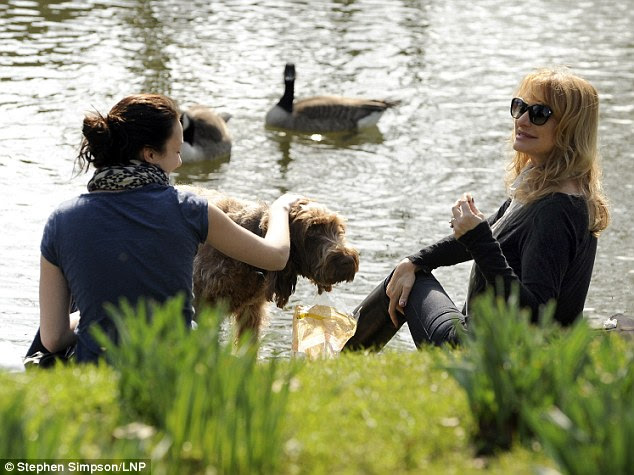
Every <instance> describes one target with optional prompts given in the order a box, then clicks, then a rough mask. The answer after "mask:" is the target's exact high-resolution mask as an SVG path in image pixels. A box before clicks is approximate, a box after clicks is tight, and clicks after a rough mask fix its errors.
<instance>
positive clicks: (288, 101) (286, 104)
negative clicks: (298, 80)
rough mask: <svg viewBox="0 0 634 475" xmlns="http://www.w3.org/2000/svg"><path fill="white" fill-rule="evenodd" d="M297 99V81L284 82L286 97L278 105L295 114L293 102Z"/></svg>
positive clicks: (288, 80)
mask: <svg viewBox="0 0 634 475" xmlns="http://www.w3.org/2000/svg"><path fill="white" fill-rule="evenodd" d="M294 99H295V79H286V80H284V95H283V96H282V98H281V99H280V101H279V102H278V103H277V105H278V106H280V107H281V108H282V109H284V110H285V111H287V112H293V100H294Z"/></svg>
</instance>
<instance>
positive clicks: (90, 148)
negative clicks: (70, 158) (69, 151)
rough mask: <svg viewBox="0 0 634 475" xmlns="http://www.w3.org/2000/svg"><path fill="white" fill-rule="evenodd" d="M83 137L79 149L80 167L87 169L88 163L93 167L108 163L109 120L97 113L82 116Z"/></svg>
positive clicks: (109, 142) (110, 144) (110, 146)
mask: <svg viewBox="0 0 634 475" xmlns="http://www.w3.org/2000/svg"><path fill="white" fill-rule="evenodd" d="M81 132H82V135H83V139H82V142H81V147H80V151H79V159H80V161H82V162H83V163H82V167H81V168H84V167H85V168H86V169H88V166H89V164H91V163H92V165H93V166H94V167H95V168H101V167H103V166H105V165H108V162H109V157H110V154H111V150H112V145H113V143H112V142H113V140H112V133H111V131H110V125H109V121H108V119H107V118H106V117H104V116H102V115H101V114H99V113H93V114H88V115H86V117H84V123H83V126H82V129H81Z"/></svg>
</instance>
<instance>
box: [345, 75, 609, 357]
mask: <svg viewBox="0 0 634 475" xmlns="http://www.w3.org/2000/svg"><path fill="white" fill-rule="evenodd" d="M511 116H512V117H513V119H514V129H513V149H514V150H515V152H514V155H513V159H512V161H511V164H510V167H509V176H508V180H507V184H508V190H509V198H508V199H507V200H506V202H505V203H504V204H503V205H502V206H501V208H500V209H499V210H498V211H497V212H496V213H495V214H493V215H492V216H490V217H489V218H488V219H486V218H485V216H484V215H483V214H482V213H481V212H480V210H479V209H478V208H477V207H476V205H475V202H474V199H473V198H472V197H471V195H469V194H465V195H463V197H462V198H460V199H459V200H458V201H456V203H455V205H454V206H453V208H452V209H451V213H452V216H451V221H450V226H451V227H452V228H453V234H452V235H450V236H448V237H446V238H444V239H442V240H440V241H438V242H437V243H435V244H432V245H430V246H428V247H425V248H423V249H421V250H420V251H419V252H418V253H416V254H413V255H411V256H409V257H407V258H405V259H403V260H402V261H401V262H400V263H399V264H398V265H397V266H396V268H395V269H394V271H393V272H392V273H391V274H390V276H388V277H387V278H386V279H385V281H384V282H382V283H381V284H379V286H378V287H376V288H375V289H374V290H373V291H372V292H371V293H370V295H369V296H368V297H366V299H365V300H364V301H363V302H361V304H360V305H359V306H358V307H357V309H356V310H355V314H356V315H357V316H358V327H357V331H356V334H355V335H354V336H353V337H352V338H351V339H350V340H349V341H348V343H347V344H346V346H345V348H344V349H346V350H360V349H365V348H374V349H380V348H381V347H382V346H383V345H385V344H386V343H387V342H388V341H389V340H390V339H391V338H392V337H393V336H394V334H395V333H396V331H397V330H398V329H399V328H400V327H401V326H402V325H403V323H405V322H407V324H408V327H409V330H410V332H411V334H412V338H413V339H414V343H415V344H416V346H417V347H420V346H421V345H423V344H425V343H432V344H436V345H439V344H442V343H444V342H450V343H457V342H458V339H459V338H458V328H457V327H456V324H458V323H459V324H461V325H462V326H463V327H466V323H467V319H468V316H469V302H470V301H471V300H472V299H473V298H474V297H475V296H477V295H478V294H480V293H482V292H483V291H484V290H485V288H487V287H493V288H495V289H497V290H498V291H503V292H504V296H506V297H508V296H509V294H510V292H511V289H512V288H513V287H514V286H515V285H517V286H518V287H519V297H520V305H521V306H523V307H528V308H530V309H531V311H532V319H533V321H537V319H538V317H539V311H540V309H541V308H542V307H543V306H544V305H545V304H546V303H548V302H549V301H551V300H555V301H556V302H557V306H556V310H555V320H556V321H558V322H560V323H561V324H562V325H568V324H570V323H572V322H573V321H574V320H575V319H577V318H578V317H579V316H580V315H581V313H582V310H583V306H584V302H585V299H586V295H587V292H588V287H589V285H590V277H591V275H592V268H593V265H594V259H595V255H596V249H597V237H598V236H599V233H600V232H601V231H603V230H604V229H605V228H606V226H607V225H608V221H609V213H608V208H607V203H606V199H605V197H604V195H603V192H602V187H601V172H600V167H599V153H598V145H597V136H598V124H599V98H598V94H597V92H596V90H595V89H594V87H593V86H592V85H591V84H589V83H588V82H587V81H585V80H584V79H582V78H580V77H578V76H576V75H574V74H572V73H570V72H568V71H567V70H548V69H543V70H538V71H536V72H534V73H531V74H529V75H527V76H526V77H525V78H524V79H523V80H522V82H521V83H520V85H519V88H518V90H517V93H516V97H515V98H513V99H512V101H511ZM471 259H473V261H474V265H473V269H472V272H471V276H470V279H469V289H468V294H467V301H466V303H465V306H464V307H463V309H462V311H461V310H459V309H458V308H457V307H456V305H455V304H454V302H453V301H452V300H451V299H450V298H449V296H448V295H447V293H446V292H445V290H444V289H443V287H442V286H441V284H440V283H439V282H438V281H437V280H436V278H435V277H434V276H433V274H432V271H433V270H434V269H436V268H438V267H440V266H450V265H454V264H458V263H461V262H465V261H468V260H471Z"/></svg>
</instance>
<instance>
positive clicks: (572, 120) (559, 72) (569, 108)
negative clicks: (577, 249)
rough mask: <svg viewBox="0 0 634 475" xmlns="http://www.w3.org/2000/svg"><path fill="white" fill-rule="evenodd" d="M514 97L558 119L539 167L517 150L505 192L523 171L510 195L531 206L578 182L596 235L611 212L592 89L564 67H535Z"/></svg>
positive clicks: (509, 168)
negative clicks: (540, 104)
mask: <svg viewBox="0 0 634 475" xmlns="http://www.w3.org/2000/svg"><path fill="white" fill-rule="evenodd" d="M516 96H517V97H530V96H532V97H535V98H538V99H539V100H540V101H543V103H544V104H546V105H548V106H549V107H550V108H551V109H552V111H553V117H554V118H555V119H556V120H557V125H556V128H555V146H554V147H553V150H552V151H551V152H550V155H549V156H548V157H547V159H546V160H545V162H544V164H543V165H540V166H534V167H529V168H527V166H528V165H529V164H530V163H531V162H530V157H529V156H528V155H526V154H525V153H521V152H517V151H516V152H515V153H514V155H513V158H512V160H511V163H510V164H509V167H508V173H507V177H506V184H507V188H508V189H510V185H511V184H512V183H513V182H514V181H515V179H516V178H517V176H518V175H519V174H520V173H521V172H522V171H525V178H524V177H523V179H522V183H521V184H520V185H519V187H518V188H517V189H516V190H513V193H514V196H515V197H516V198H517V199H519V200H520V201H521V202H523V203H531V202H533V201H535V200H538V199H540V198H543V197H544V196H547V195H549V194H552V193H554V192H556V191H557V190H558V189H560V187H561V185H562V184H563V182H564V181H566V180H570V179H572V180H574V181H576V182H577V183H578V184H579V185H580V188H581V192H582V194H583V196H584V197H585V199H586V202H587V204H588V215H589V230H590V231H591V232H592V234H594V235H595V236H598V235H599V234H600V233H601V231H603V230H604V229H605V228H606V227H607V226H608V223H609V221H610V213H609V210H608V201H607V198H606V197H605V195H604V193H603V188H602V185H601V166H600V163H599V162H600V157H599V150H598V129H599V95H598V94H597V91H596V89H595V88H594V87H593V86H592V85H591V84H590V83H589V82H588V81H586V80H585V79H582V78H581V77H579V76H577V75H575V74H573V73H571V72H570V71H569V70H568V69H565V68H561V69H539V70H536V71H535V72H532V73H530V74H528V75H527V76H525V77H524V79H523V80H522V82H521V83H520V84H519V86H518V88H517V91H516ZM551 120H552V119H551Z"/></svg>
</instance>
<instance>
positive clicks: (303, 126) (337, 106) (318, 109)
mask: <svg viewBox="0 0 634 475" xmlns="http://www.w3.org/2000/svg"><path fill="white" fill-rule="evenodd" d="M284 85H285V88H284V95H283V96H282V98H281V99H280V101H279V102H278V103H277V104H276V105H275V106H273V108H271V110H269V111H268V113H267V114H266V120H265V122H266V125H268V126H271V127H279V128H282V129H290V130H297V131H301V132H314V133H320V132H341V131H346V130H354V129H360V128H364V127H371V126H373V125H376V123H377V122H378V121H379V119H380V118H381V115H382V114H383V112H385V110H386V109H389V108H390V107H394V106H395V105H397V104H398V102H396V101H386V100H375V99H362V98H351V97H340V96H316V97H309V98H307V99H301V100H297V101H295V100H294V98H295V65H294V64H291V63H288V64H286V67H285V68H284Z"/></svg>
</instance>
